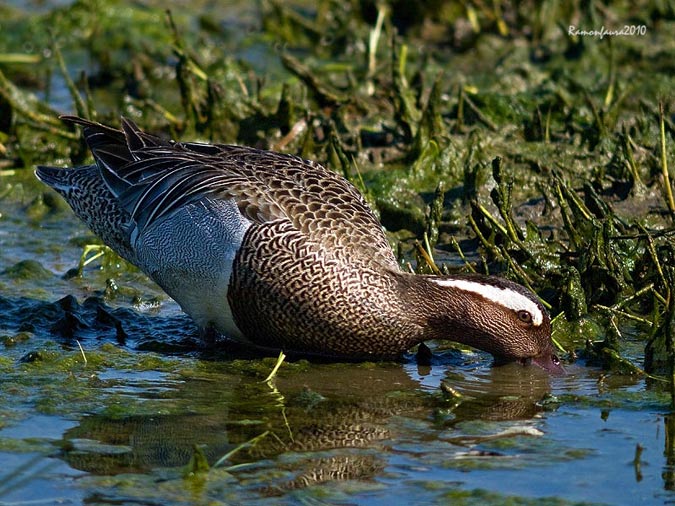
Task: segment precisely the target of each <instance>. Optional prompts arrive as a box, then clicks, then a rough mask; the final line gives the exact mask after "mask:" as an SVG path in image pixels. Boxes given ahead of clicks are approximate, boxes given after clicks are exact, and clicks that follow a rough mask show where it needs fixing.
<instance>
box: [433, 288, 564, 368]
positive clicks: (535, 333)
mask: <svg viewBox="0 0 675 506" xmlns="http://www.w3.org/2000/svg"><path fill="white" fill-rule="evenodd" d="M426 279H427V280H428V281H429V283H430V284H431V285H433V286H434V288H433V289H432V290H433V291H436V292H437V296H436V300H437V301H438V303H437V304H436V306H437V307H436V310H435V311H433V314H434V316H433V317H432V318H430V320H429V321H428V324H429V326H430V327H431V333H432V334H433V335H434V336H435V338H441V339H449V340H452V341H457V342H461V343H463V344H467V345H469V346H473V347H474V348H478V349H480V350H483V351H487V352H488V353H490V354H492V356H494V357H495V362H496V363H497V364H501V363H506V362H520V363H522V364H523V365H528V364H536V365H538V366H539V367H541V368H543V369H545V370H547V371H549V372H550V373H553V374H562V373H564V372H565V370H564V369H563V367H562V365H561V364H560V360H559V359H558V357H557V356H556V354H555V350H554V346H553V341H552V340H551V319H550V316H549V314H548V311H547V310H546V308H544V306H543V305H542V304H541V302H540V301H539V300H538V299H537V297H536V296H535V295H534V294H533V293H532V292H530V291H529V290H527V289H526V288H524V287H522V286H521V285H519V284H517V283H514V282H512V281H509V280H506V279H503V278H498V277H493V276H462V277H458V276H451V277H450V276H449V277H445V276H428V277H426Z"/></svg>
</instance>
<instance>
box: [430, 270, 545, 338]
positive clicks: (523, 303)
mask: <svg viewBox="0 0 675 506" xmlns="http://www.w3.org/2000/svg"><path fill="white" fill-rule="evenodd" d="M432 281H433V282H434V283H436V284H437V285H440V286H451V287H455V288H459V289H460V290H465V291H467V292H473V293H476V294H478V295H480V296H481V297H485V298H486V299H488V300H491V301H492V302H495V303H497V304H501V305H502V306H504V307H507V308H509V309H513V310H514V311H520V310H523V309H524V310H525V311H528V312H529V313H530V314H531V315H532V323H533V324H534V325H535V326H537V327H538V326H539V325H541V324H542V323H543V322H544V314H543V313H542V311H541V309H540V308H539V306H538V305H537V303H536V302H534V301H533V300H531V299H529V298H528V297H526V296H525V295H523V294H522V293H520V292H517V291H515V290H512V289H510V288H499V287H497V286H494V285H486V284H483V283H478V282H476V281H469V280H467V279H433V280H432Z"/></svg>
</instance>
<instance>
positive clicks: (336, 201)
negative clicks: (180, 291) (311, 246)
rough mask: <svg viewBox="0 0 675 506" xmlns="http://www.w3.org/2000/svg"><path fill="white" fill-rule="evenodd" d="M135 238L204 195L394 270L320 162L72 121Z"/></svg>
mask: <svg viewBox="0 0 675 506" xmlns="http://www.w3.org/2000/svg"><path fill="white" fill-rule="evenodd" d="M64 119H65V120H66V121H70V122H73V123H77V124H79V125H81V126H83V128H84V135H85V138H86V140H87V144H88V145H89V147H90V148H91V150H92V153H93V154H94V158H95V160H96V163H97V164H98V166H99V168H100V170H101V174H102V176H103V179H104V180H105V182H106V184H107V185H108V187H109V188H110V190H111V192H112V193H113V194H114V195H115V196H116V197H117V198H118V199H119V202H120V205H121V206H122V207H123V208H124V209H125V210H126V211H127V212H128V213H129V214H130V216H131V218H132V221H133V223H134V224H135V227H136V230H135V231H134V232H132V233H133V234H134V235H137V234H140V233H142V231H143V230H144V229H145V228H147V227H148V226H150V225H151V224H152V223H153V222H155V221H156V220H159V219H160V218H163V217H166V216H169V215H170V214H171V213H172V212H174V211H176V210H177V209H179V208H181V207H182V206H185V205H186V204H188V203H190V202H194V201H197V200H200V199H203V198H205V197H212V198H225V199H230V198H232V199H234V200H235V201H236V202H237V205H238V208H239V210H240V212H241V213H242V215H243V216H245V217H246V218H247V219H249V220H250V221H252V222H254V223H258V224H265V223H270V222H275V221H278V220H285V221H288V222H290V223H292V224H293V226H294V229H295V230H297V231H298V232H299V233H301V234H303V235H304V236H305V237H306V239H307V240H309V241H312V242H314V243H316V244H317V245H320V246H322V247H324V248H326V249H327V250H329V251H331V252H332V253H333V254H335V255H338V256H340V257H343V258H346V259H349V260H350V261H359V262H361V263H363V264H366V265H374V264H378V265H380V266H385V267H388V268H392V269H397V268H398V266H397V262H396V259H395V257H394V255H393V253H392V251H391V247H390V245H389V243H388V241H387V239H386V236H385V234H384V232H383V231H382V227H381V225H380V223H379V221H378V219H377V218H376V217H375V215H374V214H373V212H372V210H371V209H370V208H369V207H368V204H367V203H366V202H365V200H364V198H363V196H362V195H361V194H360V193H359V191H358V190H357V189H356V188H355V187H354V186H353V185H352V184H351V183H349V182H348V181H347V180H345V179H344V178H342V177H341V176H339V175H337V174H336V173H334V172H332V171H330V170H328V169H326V168H325V167H323V166H321V165H319V164H318V163H315V162H312V161H308V160H304V159H302V158H299V157H296V156H293V155H286V154H280V153H275V152H271V151H262V150H258V149H253V148H248V147H240V146H229V145H212V144H200V143H181V142H174V141H167V140H163V139H160V138H158V137H155V136H153V135H150V134H147V133H145V132H143V131H141V130H140V129H139V128H138V127H137V126H136V125H135V124H134V123H133V122H131V121H129V120H126V119H123V120H122V130H115V129H112V128H110V127H107V126H104V125H100V124H98V123H94V122H90V121H88V120H84V119H81V118H75V117H72V116H69V117H65V118H64Z"/></svg>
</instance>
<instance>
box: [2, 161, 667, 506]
mask: <svg viewBox="0 0 675 506" xmlns="http://www.w3.org/2000/svg"><path fill="white" fill-rule="evenodd" d="M0 183H1V185H2V186H1V188H2V194H3V195H4V196H3V198H2V199H0V213H1V214H2V217H1V218H0V220H1V221H0V317H1V318H2V320H1V321H0V340H1V341H0V346H2V354H1V356H0V461H1V462H2V464H3V465H2V466H1V470H0V504H56V503H58V504H80V503H87V504H161V505H178V504H195V503H209V504H242V503H244V502H245V503H246V504H368V505H380V504H382V505H384V504H391V503H400V502H401V501H403V500H405V502H409V503H413V502H414V503H415V504H448V503H452V504H455V503H461V504H503V503H504V502H505V501H506V500H507V499H506V498H507V497H513V500H514V503H515V504H529V503H532V504H534V503H535V502H536V504H571V503H581V502H583V503H590V504H636V503H645V504H646V503H656V504H660V503H669V502H672V501H674V500H675V495H674V494H673V492H672V490H673V487H674V485H675V472H674V470H673V467H672V463H673V462H674V461H675V446H674V444H673V441H675V422H674V421H673V419H672V418H669V415H668V413H669V398H668V397H667V396H666V395H665V394H662V393H659V392H658V390H655V389H653V388H650V387H648V386H647V384H646V383H645V382H644V381H643V380H638V379H632V378H629V377H620V376H609V377H605V376H603V374H602V372H601V371H599V370H597V369H594V368H592V367H587V366H586V365H585V364H572V365H570V366H569V367H568V370H569V374H568V375H567V376H565V377H557V378H549V377H547V376H546V375H545V374H543V373H542V372H541V371H539V370H537V369H524V368H522V367H520V366H508V367H502V368H492V367H491V366H490V359H489V357H488V356H486V355H484V354H482V353H462V352H459V351H453V350H441V349H437V350H436V351H437V353H436V355H435V358H434V362H433V363H432V365H431V366H430V367H421V366H418V365H417V364H415V362H414V361H413V360H412V358H411V359H410V360H408V361H407V362H404V363H386V364H310V363H308V362H305V361H299V362H288V363H285V364H284V365H282V367H281V369H280V371H279V373H278V375H277V377H276V378H275V379H274V380H273V381H272V382H269V383H266V382H264V381H263V380H264V378H265V376H266V375H267V374H268V373H269V371H270V370H271V369H272V367H273V366H274V362H275V360H274V358H273V357H269V358H255V357H246V356H243V355H242V354H241V353H240V352H237V351H236V350H219V351H218V352H214V351H213V350H203V349H200V348H199V346H198V345H197V333H196V331H195V328H194V326H193V325H192V323H191V321H190V320H189V318H187V317H186V316H185V315H183V314H182V313H181V312H180V310H179V308H178V307H177V305H176V304H175V303H173V302H172V301H171V300H170V299H168V298H167V297H166V296H165V295H163V294H162V292H161V291H160V290H158V289H157V288H156V287H155V286H154V285H153V284H152V283H151V282H149V281H148V280H147V279H146V278H145V277H144V276H143V275H142V274H140V273H139V272H138V271H136V270H135V269H130V268H128V267H125V266H123V265H122V266H116V265H109V266H107V267H106V268H105V269H102V268H101V267H100V265H101V264H100V263H98V262H93V263H92V264H90V265H89V266H87V267H86V268H85V273H84V276H82V277H77V276H76V277H64V274H65V273H67V272H68V271H69V270H70V269H72V268H75V267H76V266H77V262H78V260H79V255H80V253H81V251H82V244H83V243H86V242H88V241H89V240H90V239H91V236H90V235H89V233H88V232H87V231H86V230H85V228H84V227H83V225H81V224H80V223H79V222H77V221H76V219H75V218H74V217H73V216H72V213H70V212H69V211H68V210H67V209H65V208H63V207H62V206H60V205H59V204H58V203H50V202H51V201H50V199H49V197H47V198H46V199H44V201H45V202H47V204H48V205H45V204H44V203H42V201H41V200H40V199H38V200H35V195H39V194H40V192H41V189H39V186H38V183H37V182H35V181H34V180H33V176H32V174H30V173H29V172H28V171H19V172H18V173H16V174H14V175H12V174H10V173H5V175H4V176H3V177H2V179H0ZM55 202H58V201H55ZM27 260H28V262H27ZM111 278H112V279H114V283H111V282H110V281H107V280H109V279H111ZM111 286H116V287H117V288H116V289H112V290H111V288H110V287H111ZM80 346H81V349H80ZM85 357H86V361H85ZM638 448H641V450H640V451H641V454H640V455H639V457H638V458H636V451H637V449H638ZM195 455H203V456H204V457H205V458H206V460H207V461H208V462H209V464H210V465H212V466H213V465H214V464H215V463H216V462H218V461H219V460H220V461H221V462H220V463H219V465H218V466H217V467H212V468H211V469H210V470H209V471H197V472H192V473H190V472H189V469H190V467H189V463H190V462H191V460H192V462H193V465H192V469H193V471H194V468H195V464H194V462H195ZM223 457H225V458H224V459H223Z"/></svg>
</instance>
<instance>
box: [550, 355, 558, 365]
mask: <svg viewBox="0 0 675 506" xmlns="http://www.w3.org/2000/svg"><path fill="white" fill-rule="evenodd" d="M551 362H553V365H560V359H559V358H558V355H552V356H551Z"/></svg>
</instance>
